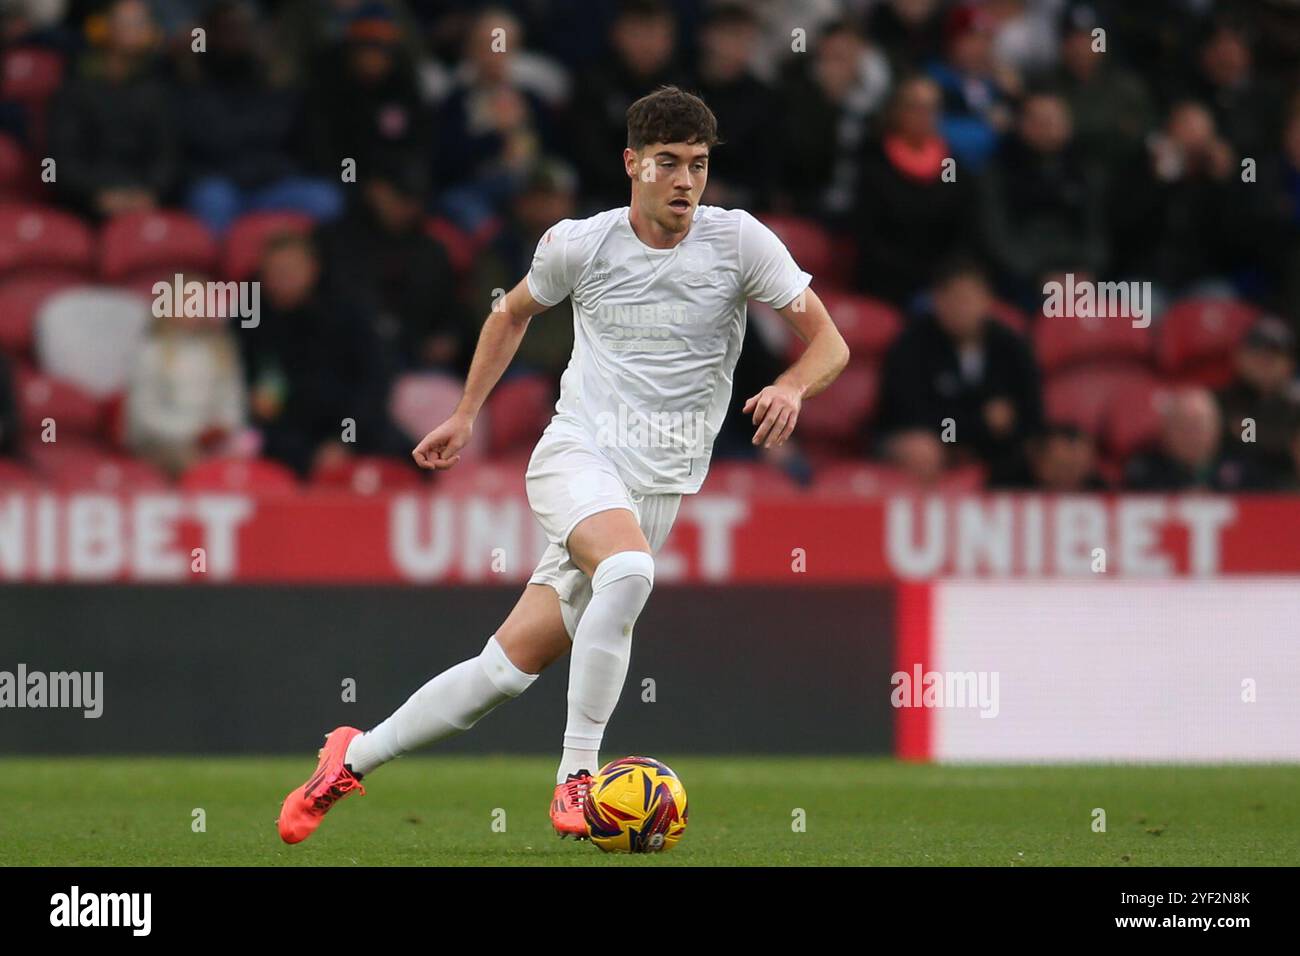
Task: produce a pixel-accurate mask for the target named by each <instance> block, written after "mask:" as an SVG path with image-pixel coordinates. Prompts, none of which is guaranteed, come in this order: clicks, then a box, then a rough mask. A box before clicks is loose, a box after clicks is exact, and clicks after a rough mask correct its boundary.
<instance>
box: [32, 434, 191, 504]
mask: <svg viewBox="0 0 1300 956" xmlns="http://www.w3.org/2000/svg"><path fill="white" fill-rule="evenodd" d="M25 447H26V450H27V453H28V455H29V456H30V457H31V459H32V461H33V463H34V465H35V467H36V469H37V470H38V472H39V474H40V476H41V480H42V481H43V482H44V483H45V484H46V485H48V486H50V487H54V488H57V489H59V490H60V491H105V492H128V491H129V492H135V491H159V490H164V489H167V488H170V487H171V483H170V482H169V481H168V480H167V476H166V475H165V474H164V473H163V472H162V471H160V470H159V469H158V468H156V467H155V466H154V465H152V464H150V463H149V462H147V461H142V460H140V459H138V458H130V457H128V456H126V455H122V454H119V453H117V452H115V451H113V450H112V449H111V448H109V447H107V446H106V445H105V444H104V443H102V442H99V441H91V440H87V439H85V438H60V439H59V440H58V441H57V442H54V443H52V444H42V443H40V442H28V443H27V445H26V446H25Z"/></svg>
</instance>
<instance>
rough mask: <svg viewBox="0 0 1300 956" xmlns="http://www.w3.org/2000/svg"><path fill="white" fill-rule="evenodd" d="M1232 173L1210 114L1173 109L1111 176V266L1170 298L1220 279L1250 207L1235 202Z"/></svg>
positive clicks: (1231, 159)
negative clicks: (1155, 286)
mask: <svg viewBox="0 0 1300 956" xmlns="http://www.w3.org/2000/svg"><path fill="white" fill-rule="evenodd" d="M1236 171H1237V164H1236V158H1235V156H1234V154H1233V151H1232V147H1231V146H1229V145H1228V143H1227V142H1225V141H1224V140H1223V139H1222V138H1221V137H1220V136H1219V135H1218V132H1217V131H1216V130H1215V128H1214V118H1213V117H1212V116H1211V115H1210V113H1209V111H1208V110H1207V109H1206V108H1205V107H1204V106H1202V105H1200V104H1199V103H1192V102H1184V103H1181V104H1179V105H1178V106H1176V107H1174V109H1173V110H1172V111H1171V112H1170V114H1169V118H1168V120H1167V122H1166V123H1165V126H1164V128H1163V129H1162V130H1161V131H1160V132H1159V133H1157V134H1155V135H1153V136H1152V137H1151V139H1150V140H1149V142H1148V143H1147V144H1146V146H1145V148H1144V149H1143V150H1142V151H1141V152H1140V153H1139V154H1138V155H1137V156H1135V157H1133V158H1132V159H1131V160H1129V161H1128V162H1127V163H1126V164H1125V166H1124V168H1123V170H1122V171H1121V173H1120V174H1119V175H1118V176H1117V177H1116V180H1115V183H1114V189H1113V190H1112V195H1111V197H1110V200H1109V203H1108V205H1109V210H1108V218H1109V221H1110V223H1111V230H1112V232H1111V236H1112V240H1111V241H1112V247H1113V249H1114V251H1115V261H1114V264H1115V267H1116V268H1117V269H1118V270H1119V271H1120V272H1121V273H1122V274H1123V275H1127V276H1141V277H1143V278H1144V279H1150V280H1153V281H1156V282H1159V283H1160V284H1161V286H1162V290H1163V291H1164V292H1167V293H1169V294H1177V293H1179V292H1182V291H1184V290H1186V289H1188V288H1189V287H1190V286H1192V285H1193V284H1195V283H1198V282H1204V281H1206V280H1209V279H1219V280H1222V279H1223V278H1224V277H1225V276H1227V275H1228V274H1229V273H1230V272H1231V269H1232V267H1233V265H1234V264H1235V262H1236V261H1238V248H1239V244H1240V243H1242V242H1245V241H1248V237H1249V233H1250V231H1251V228H1252V223H1251V222H1250V221H1249V220H1248V219H1246V213H1247V208H1248V207H1247V206H1246V205H1245V204H1244V203H1237V202H1234V196H1233V191H1232V182H1233V181H1234V176H1235V173H1236ZM1234 244H1238V245H1234Z"/></svg>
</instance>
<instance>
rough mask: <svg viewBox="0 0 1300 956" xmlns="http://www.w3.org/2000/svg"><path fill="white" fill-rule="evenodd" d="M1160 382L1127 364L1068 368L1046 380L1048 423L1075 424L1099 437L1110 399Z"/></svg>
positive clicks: (1148, 372) (1152, 375)
mask: <svg viewBox="0 0 1300 956" xmlns="http://www.w3.org/2000/svg"><path fill="white" fill-rule="evenodd" d="M1158 382H1159V379H1157V377H1156V376H1155V375H1154V374H1152V373H1151V372H1150V371H1148V370H1147V369H1144V368H1141V367H1138V366H1134V365H1131V364H1129V363H1127V362H1124V363H1120V364H1119V365H1091V366H1086V367H1080V368H1072V369H1067V370H1066V371H1064V372H1057V373H1056V374H1055V375H1049V376H1048V377H1047V384H1046V386H1045V387H1044V389H1043V403H1044V406H1045V410H1046V413H1047V418H1048V420H1049V421H1053V422H1063V423H1068V424H1071V425H1077V426H1078V427H1079V428H1081V429H1083V430H1084V431H1086V432H1087V433H1088V434H1090V435H1092V436H1094V437H1096V438H1100V437H1101V436H1102V434H1103V432H1104V431H1105V429H1106V427H1107V426H1106V422H1107V417H1108V415H1109V409H1110V407H1111V403H1112V397H1113V396H1114V394H1115V393H1116V392H1117V391H1119V390H1124V391H1126V393H1128V394H1132V390H1133V389H1141V388H1143V387H1145V386H1155V385H1156V384H1158Z"/></svg>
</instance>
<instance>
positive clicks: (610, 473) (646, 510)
mask: <svg viewBox="0 0 1300 956" xmlns="http://www.w3.org/2000/svg"><path fill="white" fill-rule="evenodd" d="M524 484H525V488H526V489H527V492H528V504H529V507H531V508H532V510H533V514H535V515H536V516H537V520H538V521H539V522H541V525H542V528H543V529H544V530H545V532H546V537H547V539H548V540H549V541H550V544H549V545H548V546H547V548H546V551H545V553H544V554H543V555H542V560H541V561H540V562H538V565H537V568H536V570H534V571H533V575H532V577H530V578H529V579H528V583H529V584H549V585H550V586H551V587H553V588H554V589H555V591H556V593H557V594H558V595H559V596H560V613H561V615H562V616H563V618H564V627H565V629H566V630H567V631H568V632H569V637H570V638H572V637H573V633H574V631H575V630H576V629H577V626H578V620H579V619H580V618H581V617H582V612H583V611H584V610H585V609H586V607H587V603H588V602H589V601H590V600H591V580H590V579H589V578H588V577H587V575H585V574H583V573H582V569H581V568H579V567H578V566H577V565H576V564H574V563H573V559H572V558H571V557H570V556H569V549H568V547H567V544H568V540H569V534H570V533H571V532H572V531H573V529H574V528H575V527H576V526H577V524H578V522H579V521H582V520H583V519H584V518H588V517H590V516H591V515H594V514H596V513H597V512H600V511H608V510H610V509H611V508H623V509H626V510H627V511H630V512H632V514H633V516H635V518H636V519H637V524H639V525H640V526H641V531H642V533H643V534H644V535H645V537H646V541H647V542H648V543H649V545H650V550H651V551H652V552H657V551H658V550H659V549H660V548H661V547H662V546H663V543H664V541H666V540H667V538H668V532H669V531H671V530H672V527H673V521H674V520H675V519H676V517H677V509H678V507H679V506H680V505H681V501H682V496H681V495H680V494H676V493H674V494H661V495H657V494H640V493H638V492H634V491H631V490H629V489H628V487H627V485H626V484H624V482H623V478H622V476H620V475H619V473H618V470H617V468H615V466H614V463H613V462H612V461H611V460H610V459H609V458H608V457H607V456H606V455H605V454H604V453H603V452H602V451H601V449H600V446H599V445H597V444H596V442H595V440H594V439H592V438H591V437H590V436H589V435H588V434H587V433H586V432H585V431H583V430H581V429H579V428H574V427H566V426H563V425H559V424H555V423H552V425H548V426H547V428H546V431H545V432H543V434H542V437H541V439H540V440H539V441H538V442H537V447H536V448H534V449H533V455H532V457H531V458H530V459H529V460H528V470H527V472H526V473H525V477H524Z"/></svg>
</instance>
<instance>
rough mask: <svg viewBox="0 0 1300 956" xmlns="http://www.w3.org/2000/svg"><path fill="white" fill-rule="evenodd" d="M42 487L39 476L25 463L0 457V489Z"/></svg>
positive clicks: (18, 489) (35, 488) (31, 489)
mask: <svg viewBox="0 0 1300 956" xmlns="http://www.w3.org/2000/svg"><path fill="white" fill-rule="evenodd" d="M41 487H42V483H41V480H40V477H39V476H38V475H37V474H36V472H34V471H33V470H32V469H30V468H28V467H27V466H26V465H24V464H22V463H20V462H17V461H12V460H10V459H8V458H0V491H36V490H37V489H39V488H41Z"/></svg>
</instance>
